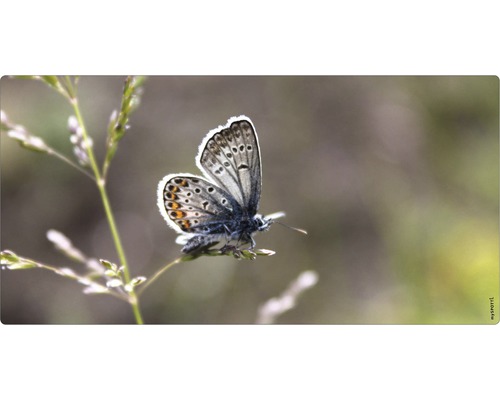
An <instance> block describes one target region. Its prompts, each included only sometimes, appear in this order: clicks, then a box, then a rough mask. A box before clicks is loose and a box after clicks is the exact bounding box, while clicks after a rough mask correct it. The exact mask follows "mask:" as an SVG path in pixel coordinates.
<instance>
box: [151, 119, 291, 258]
mask: <svg viewBox="0 0 500 400" xmlns="http://www.w3.org/2000/svg"><path fill="white" fill-rule="evenodd" d="M196 165H197V166H198V168H199V169H200V171H201V172H202V173H203V175H204V177H201V176H197V175H192V174H188V173H186V174H182V173H181V174H169V175H167V176H165V177H164V178H163V179H162V180H161V181H160V183H159V185H158V208H159V209H160V213H161V214H162V216H163V218H165V220H166V221H167V224H168V225H169V226H170V227H171V228H173V229H174V230H175V231H176V232H178V233H179V234H181V235H180V236H179V237H178V238H177V243H179V244H184V247H183V248H182V250H181V251H182V252H183V253H186V254H187V253H196V252H198V251H201V250H203V249H208V248H210V247H212V246H214V245H216V244H217V243H219V242H220V241H221V240H223V239H225V240H226V245H225V247H227V246H229V243H230V242H231V241H236V243H237V245H236V246H235V247H234V248H235V249H236V248H238V247H239V246H241V245H244V244H248V243H250V249H253V248H254V246H255V241H254V239H253V237H252V236H253V234H254V233H256V232H261V231H266V230H268V229H269V227H270V225H271V224H272V223H273V221H274V220H275V219H276V218H279V217H282V216H283V215H284V213H281V212H280V213H275V214H272V215H269V216H267V217H266V216H262V215H260V214H257V211H258V209H259V202H260V194H261V190H262V164H261V159H260V148H259V140H258V137H257V132H256V131H255V127H254V125H253V123H252V121H251V120H250V118H248V117H246V116H244V115H240V116H239V117H232V118H230V119H229V120H228V121H227V123H226V124H225V125H224V126H219V127H218V128H215V129H212V130H211V131H210V132H208V134H207V135H206V136H205V138H204V139H203V141H202V143H201V145H200V147H199V151H198V155H197V157H196Z"/></svg>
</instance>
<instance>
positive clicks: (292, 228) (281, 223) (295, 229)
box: [274, 220, 307, 235]
mask: <svg viewBox="0 0 500 400" xmlns="http://www.w3.org/2000/svg"><path fill="white" fill-rule="evenodd" d="M274 222H277V223H278V224H280V225H283V226H284V227H286V228H288V229H291V230H292V231H297V232H300V233H303V234H304V235H307V231H305V230H304V229H300V228H295V227H293V226H290V225H287V224H284V223H283V222H280V221H276V220H275V221H274Z"/></svg>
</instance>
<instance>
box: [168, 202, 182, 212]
mask: <svg viewBox="0 0 500 400" xmlns="http://www.w3.org/2000/svg"><path fill="white" fill-rule="evenodd" d="M168 207H169V208H171V209H172V210H177V209H179V208H181V205H180V204H179V203H176V202H175V201H171V202H169V203H168Z"/></svg>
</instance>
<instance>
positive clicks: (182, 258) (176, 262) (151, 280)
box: [137, 256, 193, 296]
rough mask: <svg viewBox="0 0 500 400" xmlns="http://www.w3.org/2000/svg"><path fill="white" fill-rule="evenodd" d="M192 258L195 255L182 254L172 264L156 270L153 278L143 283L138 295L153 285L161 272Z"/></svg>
mask: <svg viewBox="0 0 500 400" xmlns="http://www.w3.org/2000/svg"><path fill="white" fill-rule="evenodd" d="M192 258H193V257H191V256H181V257H179V258H176V259H175V260H174V261H172V262H171V263H170V264H167V265H165V266H164V267H163V268H161V269H159V270H158V271H156V273H155V274H154V275H153V276H152V277H151V279H148V280H147V281H146V282H145V283H144V284H143V285H141V287H140V288H139V290H138V291H137V295H138V296H140V295H141V294H142V292H144V290H146V288H147V287H148V286H149V285H151V284H152V283H153V282H154V281H155V280H156V279H158V277H159V276H160V275H161V274H163V273H164V272H165V271H166V270H167V269H169V268H170V267H173V266H174V265H175V264H179V263H181V262H183V261H187V260H191V259H192Z"/></svg>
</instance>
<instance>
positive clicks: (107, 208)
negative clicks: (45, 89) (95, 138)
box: [70, 88, 143, 324]
mask: <svg viewBox="0 0 500 400" xmlns="http://www.w3.org/2000/svg"><path fill="white" fill-rule="evenodd" d="M71 92H72V94H73V96H72V97H71V99H70V102H71V105H72V106H73V110H74V111H75V116H76V119H77V121H78V125H79V126H80V128H81V129H82V135H83V138H84V141H85V144H88V143H89V140H88V135H87V130H86V129H85V125H84V123H83V118H82V115H81V113H80V107H79V106H78V100H77V97H76V93H75V91H74V88H71ZM86 148H87V153H88V156H89V160H90V165H91V167H92V171H93V172H94V175H95V178H96V184H97V188H98V189H99V193H100V195H101V199H102V203H103V205H104V211H105V213H106V217H107V219H108V224H109V228H110V230H111V235H112V236H113V241H114V243H115V248H116V252H117V253H118V258H119V259H120V263H121V265H123V275H124V278H125V283H130V272H129V268H128V263H127V259H126V257H125V252H124V251H123V247H122V243H121V240H120V235H119V233H118V229H117V228H116V224H115V218H114V216H113V212H112V210H111V206H110V204H109V199H108V195H107V192H106V188H105V181H104V180H103V179H102V177H101V174H100V172H99V168H98V166H97V162H96V160H95V156H94V151H93V150H92V148H91V147H90V146H87V147H86ZM129 296H130V300H129V303H130V304H131V306H132V310H133V312H134V317H135V320H136V322H137V323H138V324H142V323H143V320H142V315H141V311H140V308H139V299H138V298H137V295H136V293H135V292H134V291H132V292H130V293H129Z"/></svg>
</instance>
